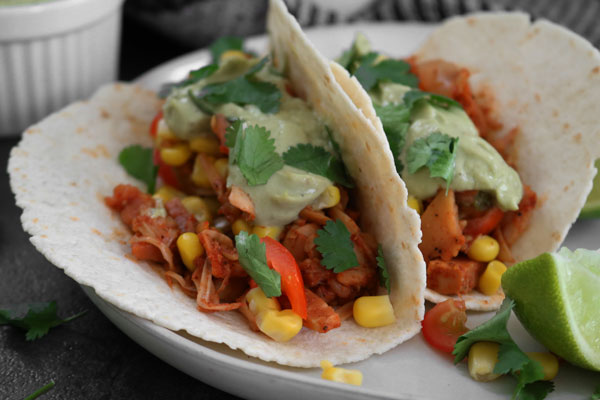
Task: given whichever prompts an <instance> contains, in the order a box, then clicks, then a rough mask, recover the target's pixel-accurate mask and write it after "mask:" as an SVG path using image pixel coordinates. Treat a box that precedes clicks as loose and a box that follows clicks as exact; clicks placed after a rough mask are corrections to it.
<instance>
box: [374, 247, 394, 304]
mask: <svg viewBox="0 0 600 400" xmlns="http://www.w3.org/2000/svg"><path fill="white" fill-rule="evenodd" d="M376 259H377V267H379V284H380V285H381V286H383V287H384V288H386V289H387V292H388V294H390V293H391V289H390V273H389V272H388V269H387V265H386V264H385V259H384V258H383V248H382V247H381V245H379V246H378V247H377V257H376Z"/></svg>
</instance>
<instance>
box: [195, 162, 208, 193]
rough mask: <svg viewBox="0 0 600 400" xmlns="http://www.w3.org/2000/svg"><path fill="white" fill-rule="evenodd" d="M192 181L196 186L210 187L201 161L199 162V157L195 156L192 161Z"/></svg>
mask: <svg viewBox="0 0 600 400" xmlns="http://www.w3.org/2000/svg"><path fill="white" fill-rule="evenodd" d="M192 182H194V183H195V184H196V185H197V186H200V187H203V188H206V189H210V188H211V185H210V180H209V179H208V176H207V175H206V172H205V171H204V168H202V163H201V162H200V157H196V160H195V161H194V169H193V170H192Z"/></svg>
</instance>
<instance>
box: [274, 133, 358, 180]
mask: <svg viewBox="0 0 600 400" xmlns="http://www.w3.org/2000/svg"><path fill="white" fill-rule="evenodd" d="M283 161H285V163H286V164H287V165H290V166H292V167H295V168H298V169H301V170H303V171H307V172H311V173H313V174H316V175H321V176H324V177H325V178H327V179H329V180H331V181H333V182H336V183H339V184H341V185H344V186H346V187H353V184H352V180H351V179H350V178H349V177H348V173H347V172H346V168H345V167H344V163H342V161H341V160H339V159H337V158H336V157H334V156H333V155H332V154H331V153H329V152H328V151H327V150H325V149H324V148H323V147H319V146H313V145H312V144H308V143H299V144H297V145H296V146H293V147H290V148H289V149H288V150H287V151H286V152H285V153H283Z"/></svg>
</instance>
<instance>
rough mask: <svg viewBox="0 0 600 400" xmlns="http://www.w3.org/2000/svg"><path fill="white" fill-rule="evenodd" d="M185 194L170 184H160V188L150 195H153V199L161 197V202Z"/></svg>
mask: <svg viewBox="0 0 600 400" xmlns="http://www.w3.org/2000/svg"><path fill="white" fill-rule="evenodd" d="M183 196H185V194H183V193H182V192H180V191H179V190H177V189H175V188H174V187H172V186H168V185H165V186H161V187H160V189H158V190H157V191H156V192H155V193H154V195H152V197H154V198H155V199H161V200H162V202H163V203H166V202H167V201H169V200H171V199H172V198H173V197H183Z"/></svg>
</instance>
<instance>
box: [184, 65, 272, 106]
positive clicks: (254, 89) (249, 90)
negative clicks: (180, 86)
mask: <svg viewBox="0 0 600 400" xmlns="http://www.w3.org/2000/svg"><path fill="white" fill-rule="evenodd" d="M267 62H268V58H267V57H265V58H263V59H262V60H260V61H259V62H258V63H257V64H256V65H254V66H253V67H252V68H250V70H248V72H246V73H245V74H244V75H242V76H240V77H237V78H235V79H232V80H229V81H226V82H219V83H212V84H210V85H206V86H204V87H203V88H202V90H201V91H200V93H199V94H198V95H194V94H192V96H193V97H195V98H196V99H197V100H201V101H203V102H206V103H209V104H212V105H213V106H215V105H219V104H227V103H235V104H237V105H240V106H245V105H248V104H254V105H255V106H257V107H258V108H259V109H260V110H261V111H262V112H263V113H266V114H273V113H276V112H277V111H279V102H280V100H281V91H280V90H279V88H278V87H277V86H275V85H274V84H273V83H270V82H262V81H259V80H257V79H256V77H255V75H256V73H257V72H258V71H260V70H261V69H262V68H263V67H264V66H265V64H266V63H267Z"/></svg>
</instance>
